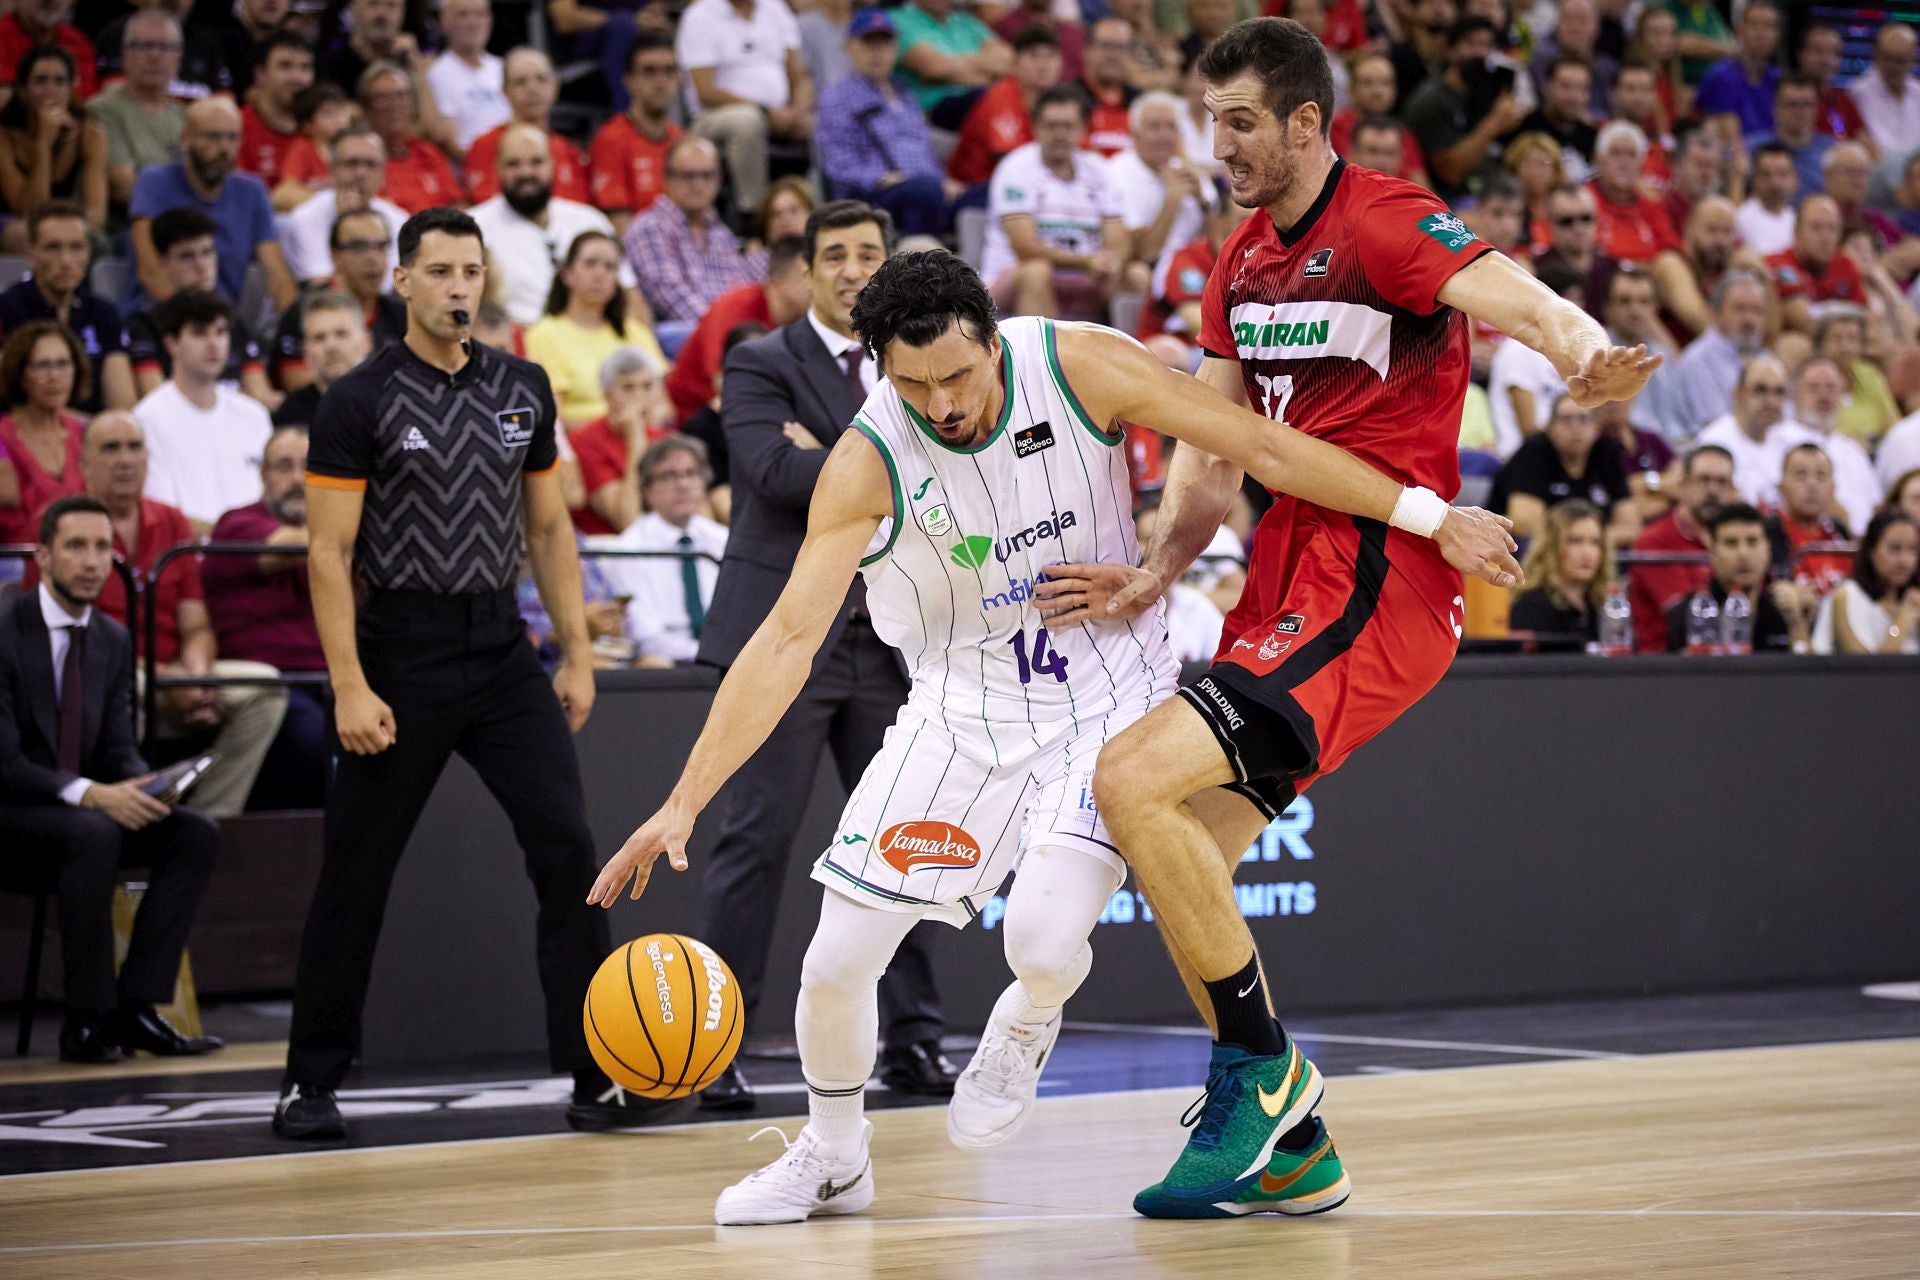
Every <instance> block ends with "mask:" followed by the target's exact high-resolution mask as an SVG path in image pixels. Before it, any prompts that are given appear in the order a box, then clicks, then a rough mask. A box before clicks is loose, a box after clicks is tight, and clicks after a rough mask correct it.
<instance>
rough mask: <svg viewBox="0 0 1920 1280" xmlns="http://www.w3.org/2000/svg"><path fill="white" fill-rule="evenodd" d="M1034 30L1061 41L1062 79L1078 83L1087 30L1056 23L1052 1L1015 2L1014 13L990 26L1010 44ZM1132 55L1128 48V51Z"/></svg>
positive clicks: (1085, 50) (1078, 25)
mask: <svg viewBox="0 0 1920 1280" xmlns="http://www.w3.org/2000/svg"><path fill="white" fill-rule="evenodd" d="M1035 27H1044V28H1046V29H1047V30H1048V31H1051V32H1052V33H1053V35H1054V38H1055V39H1057V40H1058V41H1059V42H1060V63H1061V72H1060V75H1061V78H1062V79H1065V80H1078V79H1079V78H1080V76H1081V74H1082V72H1083V71H1084V70H1085V69H1086V53H1087V31H1086V28H1084V27H1082V26H1081V25H1080V24H1079V23H1077V22H1057V21H1055V20H1054V17H1053V0H1018V3H1017V4H1016V5H1015V6H1014V8H1013V11H1012V12H1010V13H1008V14H1007V16H1006V17H1004V18H1002V19H1000V21H998V22H996V23H994V24H993V33H994V34H995V35H997V36H999V37H1000V38H1001V39H1002V40H1005V41H1006V42H1007V43H1008V44H1012V43H1013V42H1014V41H1016V40H1018V39H1019V38H1020V37H1021V35H1022V34H1023V33H1025V32H1028V31H1031V30H1033V29H1034V28H1035ZM1132 35H1133V31H1132V27H1131V25H1129V27H1128V44H1129V46H1131V44H1132ZM1129 56H1131V48H1129Z"/></svg>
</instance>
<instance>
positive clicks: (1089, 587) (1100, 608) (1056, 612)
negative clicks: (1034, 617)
mask: <svg viewBox="0 0 1920 1280" xmlns="http://www.w3.org/2000/svg"><path fill="white" fill-rule="evenodd" d="M1160 592H1161V586H1160V579H1159V578H1158V577H1156V576H1155V575H1153V574H1151V573H1148V572H1147V571H1146V570H1145V569H1140V568H1136V567H1135V566H1133V565H1130V564H1050V565H1048V566H1047V568H1046V577H1044V578H1043V579H1041V580H1040V581H1039V582H1037V583H1035V584H1034V588H1033V598H1034V599H1035V600H1036V601H1038V602H1039V608H1040V616H1041V617H1042V618H1044V619H1046V622H1047V625H1048V626H1050V627H1056V628H1057V627H1077V626H1079V625H1081V624H1082V623H1086V622H1125V621H1127V620H1128V619H1130V618H1137V617H1139V616H1140V615H1141V614H1143V613H1145V612H1146V611H1147V610H1148V609H1151V608H1152V607H1153V602H1154V601H1155V600H1158V599H1159V598H1160Z"/></svg>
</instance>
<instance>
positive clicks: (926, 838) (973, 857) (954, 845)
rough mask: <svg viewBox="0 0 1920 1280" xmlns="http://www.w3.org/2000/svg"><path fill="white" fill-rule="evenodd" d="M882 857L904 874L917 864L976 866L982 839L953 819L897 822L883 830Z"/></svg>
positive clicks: (928, 865) (923, 865) (925, 865)
mask: <svg viewBox="0 0 1920 1280" xmlns="http://www.w3.org/2000/svg"><path fill="white" fill-rule="evenodd" d="M879 853H880V857H881V859H882V860H883V861H885V862H886V864H887V865H888V866H890V867H892V868H893V869H894V870H895V871H898V872H899V873H900V874H901V875H906V874H907V873H908V872H910V871H912V870H914V869H915V868H917V867H959V868H962V869H965V868H968V867H977V866H979V865H980V842H979V841H978V840H975V839H974V838H973V837H972V836H970V835H968V834H967V833H966V832H964V831H962V830H961V829H960V828H959V827H956V826H954V825H953V824H952V823H951V822H936V821H934V820H933V819H931V818H927V819H922V820H921V821H918V822H896V823H894V824H893V825H892V826H890V827H888V828H887V829H886V830H885V831H883V832H881V833H880V846H879Z"/></svg>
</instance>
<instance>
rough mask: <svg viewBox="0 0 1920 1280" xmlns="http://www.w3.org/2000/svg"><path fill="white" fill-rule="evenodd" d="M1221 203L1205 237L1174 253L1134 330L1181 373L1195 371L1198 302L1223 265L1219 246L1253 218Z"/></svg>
mask: <svg viewBox="0 0 1920 1280" xmlns="http://www.w3.org/2000/svg"><path fill="white" fill-rule="evenodd" d="M1223 204H1224V206H1225V207H1224V208H1213V209H1209V210H1207V232H1206V234H1205V235H1203V236H1200V237H1199V238H1197V239H1195V240H1193V241H1191V242H1189V243H1187V244H1184V245H1181V246H1180V248H1178V249H1176V250H1175V251H1174V254H1173V257H1172V258H1171V259H1169V260H1168V262H1167V270H1166V273H1165V274H1164V275H1163V276H1161V277H1160V278H1158V279H1157V280H1156V281H1155V284H1156V286H1157V287H1156V289H1155V291H1154V292H1153V294H1151V295H1150V296H1149V297H1148V298H1147V304H1146V305H1145V306H1144V307H1142V308H1140V323H1139V325H1138V326H1137V327H1136V328H1135V330H1134V336H1135V337H1136V338H1138V339H1140V341H1142V342H1144V343H1146V344H1147V350H1149V351H1151V352H1153V354H1154V355H1156V356H1159V357H1160V362H1161V363H1162V364H1164V365H1166V366H1167V367H1168V368H1170V369H1178V370H1180V371H1181V372H1182V373H1190V372H1192V371H1193V368H1194V366H1195V363H1196V357H1197V356H1198V354H1199V349H1198V348H1197V347H1196V346H1195V345H1194V344H1195V343H1197V342H1198V341H1199V340H1200V301H1201V298H1202V296H1203V295H1204V294H1205V293H1206V289H1207V277H1208V276H1210V275H1212V274H1213V264H1214V263H1216V262H1218V261H1219V260H1220V246H1221V245H1223V244H1225V243H1226V241H1227V237H1228V236H1230V235H1232V234H1233V231H1234V228H1236V227H1238V226H1239V225H1240V224H1241V223H1242V222H1245V221H1246V220H1247V218H1248V217H1249V216H1251V215H1252V213H1253V211H1252V210H1251V209H1243V208H1241V207H1240V206H1239V205H1237V204H1235V203H1234V202H1233V201H1231V200H1227V201H1224V202H1223Z"/></svg>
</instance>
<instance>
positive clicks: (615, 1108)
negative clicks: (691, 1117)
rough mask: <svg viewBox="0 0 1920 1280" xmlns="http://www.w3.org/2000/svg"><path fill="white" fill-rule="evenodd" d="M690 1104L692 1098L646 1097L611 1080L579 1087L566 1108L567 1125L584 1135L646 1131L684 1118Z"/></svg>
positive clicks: (690, 1109) (689, 1108)
mask: <svg viewBox="0 0 1920 1280" xmlns="http://www.w3.org/2000/svg"><path fill="white" fill-rule="evenodd" d="M691 1102H692V1100H691V1099H689V1098H666V1099H660V1098H643V1097H641V1096H640V1095H639V1094H637V1093H628V1092H627V1091H626V1090H625V1089H622V1088H621V1087H620V1086H619V1085H616V1084H614V1083H612V1082H611V1081H608V1082H606V1083H603V1084H600V1085H591V1086H579V1085H576V1086H575V1087H574V1090H573V1101H572V1102H571V1103H569V1104H568V1106H567V1125H568V1126H569V1127H570V1128H573V1129H577V1130H579V1131H580V1132H581V1133H606V1132H609V1131H610V1130H614V1129H643V1128H645V1127H647V1126H648V1125H655V1124H667V1123H669V1122H671V1121H674V1120H678V1119H680V1118H682V1117H684V1116H685V1115H687V1114H688V1113H689V1112H690V1111H692V1109H693V1108H692V1105H691Z"/></svg>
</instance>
